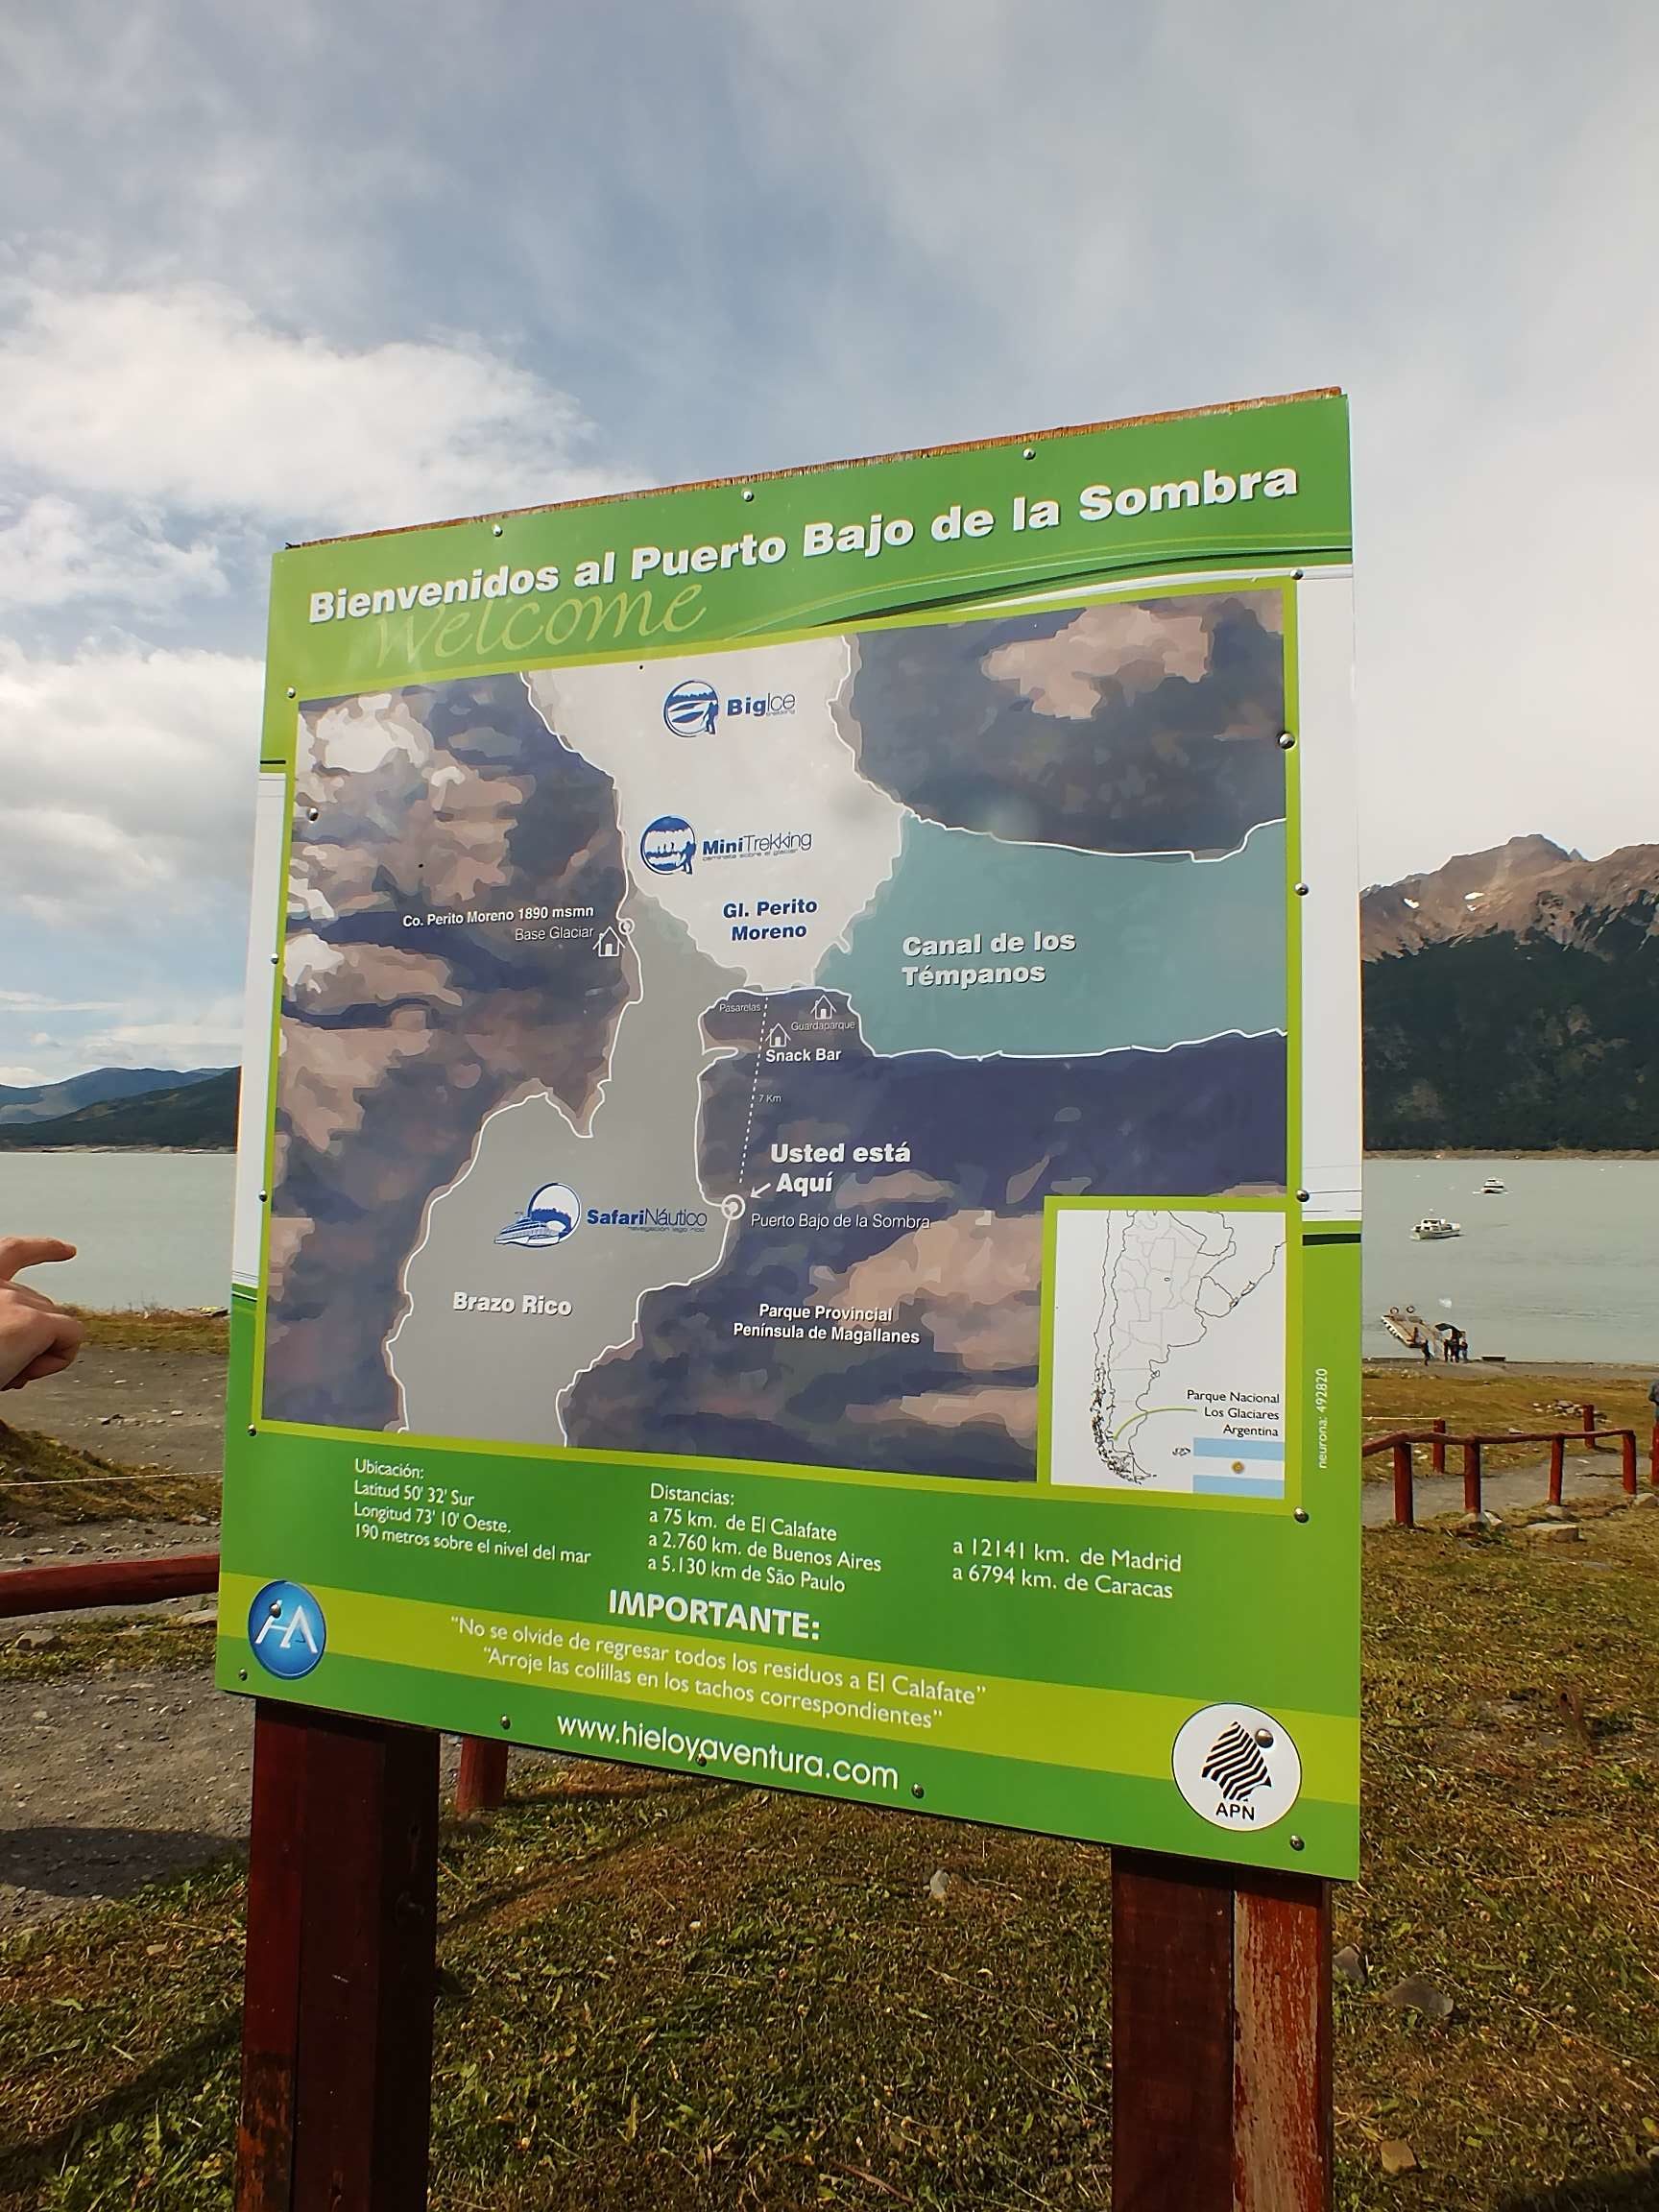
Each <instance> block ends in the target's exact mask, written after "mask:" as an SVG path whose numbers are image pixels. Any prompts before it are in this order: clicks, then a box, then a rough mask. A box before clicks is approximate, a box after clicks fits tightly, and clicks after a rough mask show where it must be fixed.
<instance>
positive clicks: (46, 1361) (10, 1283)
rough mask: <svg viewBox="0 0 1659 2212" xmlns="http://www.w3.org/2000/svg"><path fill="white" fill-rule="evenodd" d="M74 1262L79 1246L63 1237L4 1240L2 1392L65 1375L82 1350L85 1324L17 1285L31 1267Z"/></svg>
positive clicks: (0, 1261)
mask: <svg viewBox="0 0 1659 2212" xmlns="http://www.w3.org/2000/svg"><path fill="white" fill-rule="evenodd" d="M74 1257H75V1247H74V1245H73V1244H65V1243H64V1242H63V1240H62V1238H59V1237H0V1390H21V1389H22V1387H23V1385H24V1383H38V1382H39V1381H40V1379H41V1377H42V1376H45V1375H60V1374H61V1373H62V1371H63V1369H64V1368H65V1367H67V1366H68V1365H69V1363H70V1361H71V1360H72V1359H73V1358H74V1357H75V1355H76V1354H77V1353H78V1352H79V1351H80V1349H81V1341H82V1338H83V1337H84V1335H85V1334H86V1329H85V1325H84V1322H81V1321H78V1320H77V1319H76V1318H75V1316H74V1314H73V1313H66V1312H65V1311H64V1310H63V1308H62V1307H61V1306H57V1305H54V1303H53V1302H52V1300H51V1299H50V1298H48V1297H47V1295H46V1293H45V1292H44V1291H43V1290H36V1289H32V1288H31V1287H30V1286H29V1285H28V1284H26V1283H19V1282H17V1281H16V1280H15V1278H16V1277H17V1276H19V1275H20V1274H21V1273H22V1272H23V1270H24V1269H25V1268H26V1267H43V1266H44V1265H45V1264H46V1263H47V1262H48V1261H53V1260H73V1259H74Z"/></svg>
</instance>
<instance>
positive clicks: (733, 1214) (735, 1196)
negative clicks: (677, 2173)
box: [720, 1190, 749, 1221]
mask: <svg viewBox="0 0 1659 2212" xmlns="http://www.w3.org/2000/svg"><path fill="white" fill-rule="evenodd" d="M748 1210H749V1208H748V1201H747V1200H746V1199H745V1197H744V1196H743V1193H742V1192H741V1191H740V1190H733V1192H732V1194H731V1196H730V1197H727V1198H722V1199H721V1201H720V1211H721V1213H722V1214H725V1216H726V1218H727V1220H728V1221H741V1220H742V1218H743V1216H744V1214H746V1213H747V1212H748Z"/></svg>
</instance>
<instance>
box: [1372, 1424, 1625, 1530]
mask: <svg viewBox="0 0 1659 2212" xmlns="http://www.w3.org/2000/svg"><path fill="white" fill-rule="evenodd" d="M1581 1410H1582V1411H1583V1413H1584V1415H1585V1426H1584V1427H1583V1428H1582V1429H1579V1430H1565V1429H1529V1430H1503V1431H1489V1432H1487V1433H1485V1434H1482V1435H1478V1436H1449V1435H1448V1434H1447V1432H1446V1424H1445V1422H1444V1421H1443V1420H1437V1421H1435V1422H1433V1423H1432V1424H1431V1426H1430V1427H1429V1428H1428V1429H1410V1430H1407V1429H1402V1430H1395V1431H1392V1432H1391V1433H1390V1434H1388V1435H1386V1436H1373V1437H1370V1438H1369V1439H1368V1440H1367V1441H1366V1442H1365V1443H1364V1444H1363V1445H1361V1447H1360V1456H1361V1457H1362V1458H1365V1459H1375V1458H1378V1457H1380V1456H1381V1455H1383V1453H1384V1452H1385V1453H1387V1454H1388V1455H1389V1457H1390V1459H1391V1460H1392V1462H1393V1478H1394V1525H1395V1527H1398V1528H1411V1527H1415V1526H1416V1520H1417V1513H1416V1503H1417V1501H1416V1461H1415V1456H1414V1454H1415V1448H1416V1446H1418V1445H1419V1444H1426V1445H1428V1447H1429V1455H1430V1464H1431V1467H1432V1468H1433V1470H1434V1472H1435V1473H1436V1474H1437V1475H1443V1474H1444V1473H1445V1472H1446V1450H1447V1447H1448V1445H1455V1446H1456V1447H1457V1449H1458V1450H1459V1451H1461V1453H1462V1455H1463V1510H1464V1512H1465V1513H1479V1511H1480V1510H1481V1502H1480V1501H1481V1482H1482V1479H1483V1476H1484V1468H1483V1465H1482V1458H1481V1455H1482V1453H1483V1452H1484V1451H1485V1450H1486V1448H1487V1447H1488V1446H1492V1447H1497V1446H1500V1445H1508V1444H1548V1445H1549V1447H1550V1503H1551V1505H1559V1504H1560V1503H1561V1493H1562V1487H1563V1483H1564V1480H1565V1477H1566V1471H1567V1439H1568V1437H1569V1436H1571V1437H1573V1439H1574V1441H1575V1442H1576V1443H1581V1444H1584V1445H1587V1446H1588V1447H1589V1448H1590V1449H1591V1450H1592V1451H1595V1450H1596V1449H1598V1447H1599V1445H1600V1444H1601V1441H1602V1439H1603V1438H1605V1439H1606V1440H1607V1446H1608V1449H1611V1448H1612V1447H1613V1446H1614V1445H1617V1446H1618V1449H1619V1459H1620V1469H1619V1472H1620V1479H1621V1480H1622V1482H1623V1488H1624V1494H1625V1496H1626V1497H1629V1498H1634V1497H1635V1495H1636V1431H1635V1430H1634V1429H1599V1428H1597V1427H1596V1426H1595V1410H1596V1409H1595V1407H1592V1406H1586V1407H1582V1408H1581ZM1647 1480H1648V1485H1649V1487H1650V1488H1652V1489H1655V1490H1659V1421H1656V1422H1655V1423H1654V1425H1653V1437H1652V1444H1651V1447H1650V1451H1649V1456H1648V1471H1647Z"/></svg>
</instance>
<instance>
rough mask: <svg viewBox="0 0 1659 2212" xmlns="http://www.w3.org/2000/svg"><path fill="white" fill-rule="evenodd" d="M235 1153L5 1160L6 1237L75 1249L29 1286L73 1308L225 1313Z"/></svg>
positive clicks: (2, 1211) (49, 1155)
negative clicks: (59, 1241)
mask: <svg viewBox="0 0 1659 2212" xmlns="http://www.w3.org/2000/svg"><path fill="white" fill-rule="evenodd" d="M234 1178H235V1162H234V1161H233V1159H232V1158H231V1156H230V1154H229V1153H228V1152H34V1153H30V1152H0V1230H5V1231H8V1232H10V1233H12V1234H20V1235H28V1236H31V1237H62V1238H67V1239H68V1241H69V1242H70V1243H71V1244H73V1245H75V1246H77V1247H78V1252H77V1256H76V1258H75V1259H73V1260H66V1261H64V1262H62V1263H61V1264H60V1265H57V1266H52V1267H41V1268H39V1269H37V1270H36V1273H34V1274H33V1275H31V1276H29V1277H27V1278H26V1280H27V1281H29V1282H31V1283H33V1284H34V1285H35V1286H36V1287H37V1288H38V1289H41V1290H45V1291H47V1292H48V1293H49V1294H50V1295H51V1296H52V1297H54V1298H57V1299H60V1300H61V1301H62V1302H63V1303H64V1304H66V1305H70V1306H95V1307H104V1306H225V1305H228V1303H229V1299H230V1192H231V1185H232V1183H233V1181H234Z"/></svg>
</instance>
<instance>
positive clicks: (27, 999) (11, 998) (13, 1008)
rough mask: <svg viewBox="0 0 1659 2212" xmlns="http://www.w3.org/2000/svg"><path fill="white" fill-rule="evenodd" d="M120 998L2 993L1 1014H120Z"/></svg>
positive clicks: (43, 993) (0, 994)
mask: <svg viewBox="0 0 1659 2212" xmlns="http://www.w3.org/2000/svg"><path fill="white" fill-rule="evenodd" d="M120 1011H121V1000H120V999H118V998H51V997H49V996H48V995H47V994H46V993H45V992H43V991H0V1014H119V1013H120Z"/></svg>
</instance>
